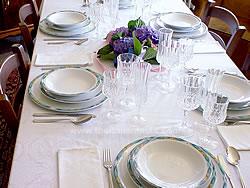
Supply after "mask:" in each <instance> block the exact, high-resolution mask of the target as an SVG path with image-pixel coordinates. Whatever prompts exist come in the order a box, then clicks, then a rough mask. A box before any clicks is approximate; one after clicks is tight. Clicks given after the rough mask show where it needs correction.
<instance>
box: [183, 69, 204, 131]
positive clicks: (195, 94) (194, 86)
mask: <svg viewBox="0 0 250 188" xmlns="http://www.w3.org/2000/svg"><path fill="white" fill-rule="evenodd" d="M202 86H203V78H202V76H201V75H197V74H186V75H184V77H183V78H182V82H181V85H180V90H179V92H178V104H179V105H180V106H181V107H182V108H183V110H184V118H183V123H182V129H183V130H184V132H186V133H187V134H192V133H193V131H192V129H190V127H191V126H190V124H188V121H187V118H188V112H189V111H192V110H195V109H196V108H198V107H199V106H200V103H201V90H202Z"/></svg>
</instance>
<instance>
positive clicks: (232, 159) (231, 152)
mask: <svg viewBox="0 0 250 188" xmlns="http://www.w3.org/2000/svg"><path fill="white" fill-rule="evenodd" d="M227 161H228V162H229V163H230V164H231V165H233V166H235V167H236V168H237V170H238V173H239V176H240V183H241V186H242V187H243V188H246V185H245V183H244V180H243V177H242V174H241V172H240V168H239V166H238V165H239V161H240V155H239V152H238V151H237V150H236V149H235V148H234V147H232V146H228V147H227Z"/></svg>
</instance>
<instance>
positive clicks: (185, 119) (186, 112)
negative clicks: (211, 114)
mask: <svg viewBox="0 0 250 188" xmlns="http://www.w3.org/2000/svg"><path fill="white" fill-rule="evenodd" d="M187 120H188V111H187V110H184V111H183V124H184V125H185V126H187Z"/></svg>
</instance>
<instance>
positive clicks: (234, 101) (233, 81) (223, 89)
mask: <svg viewBox="0 0 250 188" xmlns="http://www.w3.org/2000/svg"><path fill="white" fill-rule="evenodd" d="M219 92H220V93H222V94H223V95H225V96H227V97H228V98H229V105H228V117H227V119H230V120H235V121H238V120H249V119H250V82H249V81H248V80H246V79H245V78H243V77H240V76H238V75H236V74H230V73H226V74H224V75H223V78H222V80H221V83H220V87H219Z"/></svg>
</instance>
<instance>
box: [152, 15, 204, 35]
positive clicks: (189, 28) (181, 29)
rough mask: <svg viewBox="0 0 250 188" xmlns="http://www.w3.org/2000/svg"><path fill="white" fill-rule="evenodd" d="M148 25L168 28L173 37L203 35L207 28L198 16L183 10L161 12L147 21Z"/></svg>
mask: <svg viewBox="0 0 250 188" xmlns="http://www.w3.org/2000/svg"><path fill="white" fill-rule="evenodd" d="M149 25H150V26H151V27H152V28H154V29H156V30H159V29H161V28H169V29H172V30H173V38H198V37H202V36H204V35H205V34H206V33H207V31H208V28H207V26H206V25H205V24H204V23H203V22H202V21H201V19H200V18H198V17H197V16H195V15H193V14H188V13H183V12H168V13H161V14H159V15H158V16H157V17H155V18H152V19H151V20H150V21H149Z"/></svg>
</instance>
